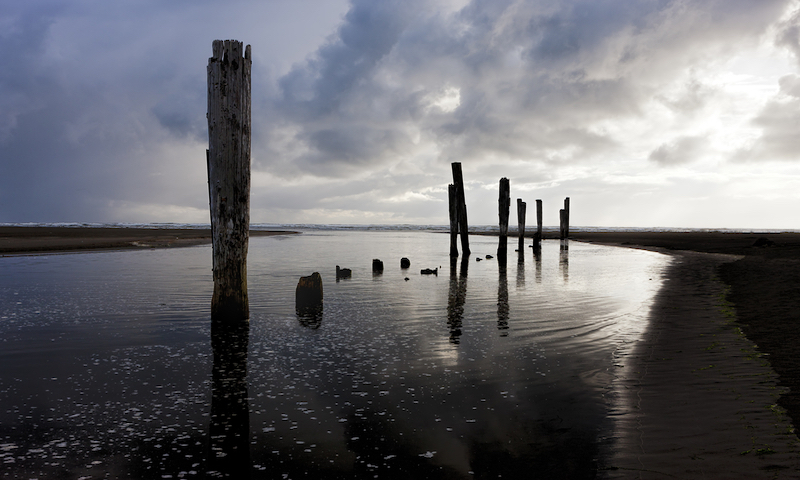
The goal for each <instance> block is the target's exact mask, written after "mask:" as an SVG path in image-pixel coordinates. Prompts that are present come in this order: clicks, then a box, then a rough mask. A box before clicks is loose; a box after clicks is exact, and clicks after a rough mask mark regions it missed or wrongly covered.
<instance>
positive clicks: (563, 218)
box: [558, 208, 567, 240]
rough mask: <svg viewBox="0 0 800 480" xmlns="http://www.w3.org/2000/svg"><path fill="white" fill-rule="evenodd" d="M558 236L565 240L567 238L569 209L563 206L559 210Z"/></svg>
mask: <svg viewBox="0 0 800 480" xmlns="http://www.w3.org/2000/svg"><path fill="white" fill-rule="evenodd" d="M558 219H559V225H558V238H560V239H561V240H564V239H565V238H567V211H566V210H564V209H563V208H562V209H561V210H559V211H558Z"/></svg>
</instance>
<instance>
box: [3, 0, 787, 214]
mask: <svg viewBox="0 0 800 480" xmlns="http://www.w3.org/2000/svg"><path fill="white" fill-rule="evenodd" d="M267 3H268V4H267V6H265V7H262V8H261V9H260V10H258V9H256V11H254V12H252V13H251V14H250V16H252V17H254V18H255V19H254V20H253V21H251V22H250V23H247V24H245V25H244V26H238V27H234V26H235V25H236V23H235V21H234V20H235V19H226V18H224V17H220V16H219V15H217V12H218V10H219V8H218V7H215V6H214V5H213V4H212V3H210V2H207V3H203V2H200V3H194V2H169V3H168V4H163V5H162V3H160V2H154V3H152V4H151V5H150V7H152V8H151V9H149V10H148V9H144V8H135V6H134V5H128V4H125V3H122V4H114V5H108V4H107V3H106V2H92V1H86V2H78V3H75V4H64V3H60V2H52V3H49V2H30V3H28V2H25V4H24V5H23V4H22V2H20V4H19V5H16V6H14V7H12V8H9V9H8V11H6V12H4V13H2V14H0V15H2V17H0V22H2V24H0V26H3V27H4V28H3V29H2V31H3V33H0V51H2V52H3V56H2V58H0V62H2V65H0V205H2V207H0V221H6V222H20V221H203V220H204V219H205V217H204V209H206V208H207V196H206V190H205V188H206V185H205V177H204V176H205V168H204V163H203V162H204V156H203V155H204V154H203V151H204V148H205V142H206V141H207V140H206V137H205V135H206V132H205V128H206V124H205V105H206V102H205V94H206V93H205V92H206V89H205V64H206V62H207V57H208V56H209V54H210V45H211V41H212V40H213V39H214V38H231V37H232V38H238V39H240V40H243V41H245V42H247V43H250V44H252V45H253V52H254V57H255V61H254V70H253V71H254V78H253V92H254V94H253V125H254V131H253V162H254V171H255V172H256V173H257V175H261V177H259V178H261V179H263V180H262V182H266V184H261V186H258V185H259V181H258V180H257V181H255V182H254V185H256V188H254V191H253V207H254V212H255V213H254V220H255V221H264V222H269V221H283V222H291V221H317V222H324V221H326V219H328V218H331V219H334V220H341V219H352V223H370V222H371V221H372V220H373V219H376V220H378V221H397V222H411V221H421V222H426V221H430V222H431V223H445V222H446V218H445V217H446V209H445V208H442V207H441V206H440V204H441V202H442V201H443V199H444V198H445V196H446V184H447V183H448V182H449V178H448V175H449V162H451V161H461V162H462V163H463V164H464V165H465V169H466V171H467V177H468V178H472V179H480V180H481V181H483V180H486V181H487V185H490V184H493V182H495V181H496V179H497V178H499V177H500V176H510V177H511V178H512V182H513V183H512V189H513V185H520V186H524V185H535V186H539V187H541V189H542V190H543V191H544V192H545V194H547V193H546V192H548V188H550V187H552V186H554V185H558V184H562V185H565V184H570V181H571V180H570V179H572V180H574V181H572V185H573V186H574V187H575V188H577V187H578V186H581V188H585V189H586V191H587V192H591V191H598V192H600V191H602V190H603V188H614V187H613V185H611V184H608V183H607V184H602V183H596V184H593V186H590V184H589V183H587V182H586V181H585V178H584V177H581V179H577V178H576V177H575V175H576V174H575V171H578V170H580V171H583V172H586V171H594V173H593V175H594V176H595V177H596V180H597V182H602V177H604V176H608V175H611V174H610V173H609V172H613V171H615V170H619V169H621V168H625V165H641V168H642V169H647V168H650V169H655V170H658V169H669V168H677V167H683V168H685V167H686V166H688V165H691V164H692V163H693V162H694V161H695V160H696V159H697V158H700V157H702V156H703V155H709V152H710V150H711V149H710V147H709V146H708V145H707V143H706V142H705V141H704V139H705V134H706V133H707V132H705V131H695V132H686V131H681V129H680V125H683V124H685V123H687V122H690V121H692V119H697V118H702V117H703V116H704V115H709V108H711V107H710V106H709V105H710V103H711V102H712V101H713V100H714V98H715V95H718V92H717V87H715V86H714V85H711V84H707V83H705V81H704V76H703V71H704V68H706V67H707V66H708V65H713V64H718V63H720V62H723V63H724V62H725V61H727V59H729V58H730V57H732V56H734V55H736V53H737V52H738V51H739V50H742V49H747V48H751V47H752V46H753V45H755V44H757V43H758V42H760V41H762V40H763V39H764V38H767V37H768V38H770V39H771V42H772V43H773V44H774V45H776V46H779V47H780V48H783V49H785V50H786V51H787V52H792V53H793V54H794V55H795V57H796V58H797V64H798V65H799V66H800V37H798V35H799V33H798V32H800V26H799V25H800V14H798V13H796V12H795V13H794V14H793V15H788V16H787V12H789V11H790V10H791V8H793V6H794V7H797V3H796V2H792V1H788V0H762V1H759V2H752V1H749V0H740V1H732V0H718V1H705V0H704V1H699V0H698V1H689V0H686V1H660V0H643V1H633V2H632V1H620V0H615V1H612V0H605V1H603V0H601V1H597V0H591V1H590V0H586V1H577V0H573V1H512V0H472V1H468V2H457V1H452V2H449V1H446V0H441V1H434V0H431V1H423V0H398V1H393V0H381V1H374V0H353V1H351V2H350V4H349V5H347V6H346V8H343V9H342V11H341V16H340V17H339V16H336V15H337V14H336V13H335V12H334V11H332V10H326V11H324V12H322V11H321V12H320V13H319V15H320V19H319V20H318V21H316V23H315V21H314V20H313V19H309V20H308V22H309V26H308V29H309V31H304V32H303V34H302V35H303V37H302V38H306V39H308V38H314V39H317V40H314V41H313V42H312V41H310V40H309V41H307V42H309V43H302V41H301V37H300V35H299V34H298V36H297V37H296V38H295V37H292V38H289V34H288V33H287V34H286V36H285V37H284V38H275V37H274V36H273V37H269V38H266V37H265V36H264V33H263V29H260V28H259V22H258V21H257V19H258V15H259V14H261V15H263V16H264V17H263V18H264V19H266V18H267V17H269V16H270V15H271V16H272V17H269V18H271V21H272V22H273V23H280V22H281V18H277V19H276V18H273V17H275V15H276V14H277V13H280V14H281V15H285V16H286V17H287V18H289V17H291V18H295V17H297V18H301V17H302V16H303V15H306V16H307V17H309V16H310V17H313V16H314V12H313V9H312V10H311V13H309V10H308V7H309V3H310V2H305V3H304V2H300V4H303V5H299V6H298V7H297V10H296V11H288V10H286V7H281V8H283V9H282V10H280V12H278V11H277V10H270V8H276V9H277V7H275V6H274V5H272V4H270V3H269V2H267ZM117 5H122V6H117ZM253 5H254V4H251V3H249V2H240V3H237V4H235V8H234V9H235V10H238V11H245V10H247V8H248V7H252V6H253ZM270 5H272V7H270ZM254 8H255V7H254ZM145 10H147V11H148V13H140V12H144V11H145ZM265 21H266V20H265ZM214 22H217V25H216V26H217V28H215V23H214ZM314 25H316V27H314V28H316V30H313V31H312V30H311V28H312V26H314ZM209 35H212V36H214V37H213V38H212V36H209ZM226 35H227V36H226ZM299 44H302V45H306V47H305V48H306V49H305V50H303V49H302V48H295V49H294V50H292V48H291V47H290V45H299ZM282 51H285V52H288V53H285V56H283V57H281V55H280V53H276V52H282ZM259 52H262V53H261V54H259ZM259 55H261V56H259ZM259 63H260V64H259ZM798 85H800V76H797V75H788V76H785V77H784V78H783V79H781V81H780V92H779V93H778V94H776V95H775V96H774V97H773V98H772V99H771V100H769V101H768V102H766V103H765V104H764V105H763V107H762V109H761V110H760V111H753V112H751V120H750V122H751V123H750V124H751V125H752V128H754V129H756V130H758V131H759V132H760V135H759V136H758V137H757V138H754V139H753V141H752V142H751V143H750V144H748V145H747V146H743V147H741V148H739V149H738V150H736V151H735V152H728V153H726V154H725V155H723V156H722V157H723V158H722V160H721V161H722V164H727V163H734V164H737V163H738V164H742V163H748V162H750V163H752V162H771V161H784V162H785V161H794V160H797V159H798V154H797V152H798V151H799V150H798V148H797V147H798V146H800V145H798V142H799V141H798V138H800V136H799V135H797V132H796V129H797V127H796V125H800V121H798V120H800V93H799V92H800V87H798ZM667 87H669V88H667ZM654 105H657V106H660V107H659V108H663V109H665V110H664V111H665V112H666V113H664V115H666V116H665V117H664V118H667V119H669V123H667V124H664V123H663V122H662V123H657V122H656V121H655V120H654V119H653V118H652V116H651V115H652V112H653V111H654V110H653V109H654V108H656V107H654ZM651 122H652V123H653V125H652V128H651V130H650V131H649V133H648V136H647V137H646V138H631V130H630V128H629V127H628V126H629V125H635V126H638V125H648V124H649V123H651ZM633 144H636V145H638V146H636V147H635V148H634V147H632V145H633ZM717 156H718V157H719V155H717ZM729 161H730V162H729ZM617 162H628V163H624V164H620V163H617ZM636 168H639V167H636ZM571 169H572V170H571ZM575 169H577V170H575ZM655 170H654V171H655ZM509 172H510V173H509ZM641 173H642V174H644V173H645V170H642V171H641ZM512 175H513V176H512ZM612 183H613V182H612ZM610 185H611V186H610ZM473 187H474V188H473V191H474V192H475V195H476V198H482V197H479V192H480V191H482V190H481V189H482V188H483V187H484V185H483V184H482V183H477V184H475V185H473ZM601 187H602V188H601ZM626 188H627V187H626ZM632 193H635V191H633V192H632ZM567 194H569V192H568V193H567ZM598 194H599V193H598ZM487 195H488V194H487ZM534 195H535V194H534ZM554 195H555V193H554ZM573 195H574V193H573ZM490 197H491V195H489V196H488V197H487V198H490ZM438 209H441V212H443V213H442V214H441V215H439V214H438V213H432V211H433V210H438ZM489 211H491V208H487V212H489ZM487 215H489V217H488V218H487V220H488V221H491V213H487ZM494 215H496V213H495V214H494ZM481 218H482V217H481ZM488 221H487V223H488ZM609 221H614V220H609Z"/></svg>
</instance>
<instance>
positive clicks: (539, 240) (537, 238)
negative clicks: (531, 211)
mask: <svg viewBox="0 0 800 480" xmlns="http://www.w3.org/2000/svg"><path fill="white" fill-rule="evenodd" d="M541 243H542V201H541V200H540V199H537V200H536V236H534V237H533V246H534V248H538V247H540V246H541Z"/></svg>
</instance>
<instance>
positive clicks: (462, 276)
mask: <svg viewBox="0 0 800 480" xmlns="http://www.w3.org/2000/svg"><path fill="white" fill-rule="evenodd" d="M457 262H458V259H457V258H456V257H450V292H449V294H448V298H447V326H448V327H449V328H450V343H453V344H456V345H457V344H459V343H460V341H461V340H460V338H459V337H461V323H462V320H463V319H464V301H465V300H466V297H467V270H468V268H469V257H467V256H465V257H464V258H463V259H462V260H461V271H460V272H459V273H458V275H456V264H457Z"/></svg>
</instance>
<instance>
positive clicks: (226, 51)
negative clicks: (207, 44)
mask: <svg viewBox="0 0 800 480" xmlns="http://www.w3.org/2000/svg"><path fill="white" fill-rule="evenodd" d="M242 45H244V43H243V42H240V41H239V40H214V42H213V43H212V44H211V51H212V52H213V56H212V57H211V58H209V59H208V61H209V62H211V61H217V60H221V61H222V62H230V63H231V64H232V66H233V62H237V65H236V66H234V67H233V68H234V69H236V68H238V60H239V59H241V58H242ZM244 59H245V60H248V61H251V59H250V45H248V46H247V47H245V50H244Z"/></svg>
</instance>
